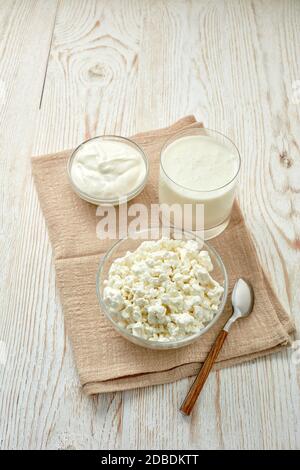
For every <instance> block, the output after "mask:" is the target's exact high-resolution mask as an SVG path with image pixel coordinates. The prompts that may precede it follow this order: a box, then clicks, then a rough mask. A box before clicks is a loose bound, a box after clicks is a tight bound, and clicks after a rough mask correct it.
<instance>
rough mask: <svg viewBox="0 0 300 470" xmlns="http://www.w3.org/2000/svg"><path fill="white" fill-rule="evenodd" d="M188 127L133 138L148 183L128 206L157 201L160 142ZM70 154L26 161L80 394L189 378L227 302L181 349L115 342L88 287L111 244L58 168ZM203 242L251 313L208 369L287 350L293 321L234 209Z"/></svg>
mask: <svg viewBox="0 0 300 470" xmlns="http://www.w3.org/2000/svg"><path fill="white" fill-rule="evenodd" d="M189 126H201V124H200V123H197V122H196V121H195V118H194V117H193V116H188V117H185V118H183V119H181V120H180V121H178V122H176V123H175V124H173V125H172V126H170V127H168V128H165V129H160V130H155V131H150V132H145V133H142V134H138V135H136V136H135V137H133V140H135V141H136V142H137V143H138V144H139V145H140V146H142V148H143V149H144V150H145V152H146V153H147V155H148V157H149V160H150V175H149V181H148V184H147V186H146V188H145V189H144V191H143V192H142V193H141V194H140V195H139V196H138V197H137V198H135V199H134V201H133V202H143V203H145V204H148V205H149V204H150V203H153V202H157V181H158V170H159V150H160V148H161V146H162V145H163V143H164V142H165V140H166V139H167V138H168V137H170V136H171V135H172V134H174V133H176V132H178V131H179V130H182V129H183V128H186V127H189ZM70 153H71V150H66V151H63V152H60V153H56V154H52V155H45V156H39V157H33V158H32V168H33V174H34V179H35V183H36V187H37V192H38V195H39V200H40V204H41V207H42V210H43V213H44V215H45V219H46V222H47V226H48V230H49V236H50V239H51V242H52V246H53V251H54V257H55V268H56V275H57V284H58V287H59V290H60V295H61V302H62V305H63V310H64V316H65V323H66V328H67V331H68V334H69V336H70V338H71V341H72V346H73V350H74V355H75V361H76V364H77V368H78V372H79V377H80V382H81V384H82V386H83V389H84V391H85V392H86V393H87V394H89V395H90V394H95V393H100V392H109V391H114V390H126V389H131V388H136V387H143V386H148V385H154V384H161V383H167V382H172V381H175V380H178V379H181V378H183V377H187V376H191V375H194V374H195V373H196V372H197V371H198V369H199V367H200V364H201V362H203V360H204V359H205V356H206V355H207V353H208V351H209V349H210V347H211V345H212V343H213V341H214V339H215V338H216V335H217V333H218V332H219V330H220V328H221V327H222V325H223V324H224V322H225V320H226V318H227V317H228V315H229V314H230V305H229V302H228V305H227V308H226V310H225V312H224V314H223V315H222V317H221V318H220V319H219V321H218V322H217V323H216V324H215V325H214V327H213V328H212V329H211V330H210V331H209V332H207V333H206V334H205V335H203V337H201V338H200V339H199V340H198V341H197V342H195V343H194V344H192V345H190V346H187V347H185V348H182V349H178V350H169V351H153V350H149V349H144V348H141V347H139V346H136V345H133V344H131V343H130V342H128V341H127V340H125V339H123V337H121V336H120V335H119V334H118V333H117V332H116V331H115V330H114V329H113V328H112V326H111V325H110V323H109V322H108V320H107V319H106V318H105V316H104V315H103V314H102V312H101V311H100V308H99V305H98V300H97V297H96V289H95V284H96V272H97V268H98V264H99V261H100V258H101V256H102V255H103V253H104V252H105V251H106V250H107V248H108V247H109V246H110V245H111V243H112V242H111V241H109V242H108V241H101V240H99V239H98V238H97V237H96V225H97V222H99V217H97V216H96V206H93V205H92V204H89V203H87V202H85V201H83V200H81V199H80V198H79V197H78V196H77V195H76V194H75V193H74V192H73V190H72V189H71V187H70V185H69V182H68V178H67V172H66V163H67V159H68V157H69V155H70ZM211 244H212V245H213V246H214V247H215V248H216V249H217V250H218V251H219V253H220V254H221V256H222V258H223V261H224V263H225V266H226V268H227V272H228V275H229V284H230V285H229V287H230V289H231V288H232V286H233V284H234V282H235V280H236V278H237V277H241V276H242V277H245V278H247V279H249V280H250V281H251V282H252V284H253V286H254V291H255V308H254V311H253V313H252V314H251V316H249V317H248V318H246V319H244V320H241V321H240V322H237V323H236V324H235V325H234V326H233V328H232V330H231V331H230V335H229V336H228V339H227V340H226V342H225V344H224V347H223V350H222V352H221V354H220V356H219V358H218V362H217V364H216V366H215V367H216V368H220V367H225V366H229V365H232V364H236V363H240V362H244V361H247V360H250V359H253V358H255V357H259V356H263V355H266V354H270V353H272V352H275V351H277V350H279V349H281V348H282V347H283V346H286V345H288V344H289V342H290V335H291V334H292V332H293V331H294V324H293V321H292V320H291V319H290V317H289V316H288V314H287V313H286V312H285V311H284V309H283V308H282V306H281V305H280V303H279V301H278V299H277V298H276V296H275V295H274V293H273V291H272V289H271V287H270V284H269V282H268V280H267V279H266V277H265V276H264V274H263V271H262V269H261V267H260V265H259V262H258V260H257V257H256V253H255V249H254V246H253V243H252V241H251V238H250V236H249V234H248V231H247V228H246V226H245V223H244V219H243V217H242V215H241V212H240V209H239V207H238V205H237V204H235V207H234V211H233V215H232V219H231V222H230V225H229V227H228V228H227V229H226V230H225V232H224V233H223V234H222V235H220V236H219V237H217V238H215V239H214V240H212V241H211Z"/></svg>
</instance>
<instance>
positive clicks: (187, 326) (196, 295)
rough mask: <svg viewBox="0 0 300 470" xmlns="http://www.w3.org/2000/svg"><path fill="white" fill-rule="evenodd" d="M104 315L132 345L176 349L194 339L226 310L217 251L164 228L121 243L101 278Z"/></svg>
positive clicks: (99, 293)
mask: <svg viewBox="0 0 300 470" xmlns="http://www.w3.org/2000/svg"><path fill="white" fill-rule="evenodd" d="M96 289H97V296H98V299H99V303H100V307H101V310H102V312H103V313H104V314H105V315H106V317H107V318H108V319H109V321H110V322H111V323H112V325H113V326H114V328H115V329H116V330H117V331H118V332H119V333H120V334H121V335H122V336H123V337H125V338H126V339H128V340H129V341H131V342H133V343H135V344H138V345H140V346H143V347H147V348H151V349H172V348H180V347H182V346H186V345H188V344H191V343H192V342H194V341H196V340H197V339H198V338H199V337H200V336H202V335H203V334H204V333H205V332H206V331H207V330H209V329H210V328H211V327H212V325H213V324H214V323H215V322H216V321H217V320H218V318H219V317H220V315H221V314H222V312H223V309H224V306H225V303H226V299H227V294H228V278H227V273H226V269H225V266H224V263H223V261H222V259H221V257H220V255H219V254H218V253H217V252H216V250H215V249H214V248H212V247H211V246H209V245H208V244H207V243H205V242H204V241H203V240H201V239H200V238H199V237H197V235H195V234H194V233H192V232H188V231H183V230H181V229H176V228H170V227H164V228H163V229H161V230H160V234H158V232H157V231H156V233H155V236H153V229H149V230H142V231H140V232H137V233H135V234H134V236H133V235H131V236H129V237H127V238H124V239H121V240H119V241H117V242H116V243H115V244H114V245H113V246H112V248H111V249H110V250H109V251H108V252H107V253H106V255H105V256H104V257H103V258H102V260H101V262H100V266H99V270H98V274H97V285H96Z"/></svg>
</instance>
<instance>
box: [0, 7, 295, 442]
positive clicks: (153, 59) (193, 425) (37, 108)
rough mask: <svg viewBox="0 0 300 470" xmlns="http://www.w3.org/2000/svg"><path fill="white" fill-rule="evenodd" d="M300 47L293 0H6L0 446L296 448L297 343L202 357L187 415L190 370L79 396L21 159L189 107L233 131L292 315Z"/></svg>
mask: <svg viewBox="0 0 300 470" xmlns="http://www.w3.org/2000/svg"><path fill="white" fill-rule="evenodd" d="M299 50H300V1H299V0H264V1H263V0H262V1H258V0H254V1H250V0H240V1H239V0H226V1H219V0H212V1H210V0H135V1H134V0H132V1H131V0H110V1H104V0H99V1H96V0H81V1H80V0H61V1H57V0H1V4H0V120H1V125H0V253H1V258H0V259H1V267H0V295H1V299H0V305H1V312H0V313H1V315H0V352H1V356H0V447H1V448H3V449H8V448H10V449H45V448H47V449H57V448H59V449H75V448H76V449H77V448H78V449H87V448H92V449H105V448H116V449H126V448H129V449H136V448H139V449H147V448H160V449H163V448H169V449H180V448H183V449H189V448H194V449H210V448H217V449H224V448H225V449H258V448H264V449H267V448H272V449H275V448H277V449H295V448H298V449H299V448H300V393H299V392H300V364H298V365H297V363H296V362H300V361H299V360H298V361H297V360H296V361H295V360H293V358H294V359H295V358H296V359H297V357H296V354H294V355H293V354H292V350H291V349H290V350H285V351H284V352H282V353H280V354H277V355H274V356H272V357H267V358H263V359H260V360H256V361H254V362H251V363H245V364H243V365H240V366H236V367H233V368H230V369H226V370H222V371H220V372H216V373H212V375H211V377H210V378H209V381H208V383H207V385H206V387H205V390H204V391H203V394H202V396H201V400H200V402H199V404H198V406H197V408H196V410H195V412H194V414H193V416H192V417H191V418H190V419H186V418H184V417H183V416H182V415H181V414H179V412H178V404H179V403H180V402H181V400H182V399H183V397H184V395H185V393H186V391H187V389H188V384H189V382H190V381H189V380H182V381H180V382H177V383H174V384H170V385H162V386H157V387H152V388H147V389H140V390H135V391H128V392H124V393H111V394H107V395H102V396H99V397H97V398H93V399H91V398H87V397H86V396H84V395H83V393H82V392H81V390H80V386H79V382H78V378H77V374H76V370H75V366H74V360H73V356H72V350H71V347H70V344H69V340H68V338H67V337H66V333H65V330H64V322H63V312H62V309H61V305H60V301H59V295H58V292H57V289H56V287H55V273H54V267H53V263H52V252H51V246H50V243H49V239H48V235H47V231H46V228H45V222H44V219H43V216H42V213H41V210H40V207H39V203H38V199H37V195H36V191H35V188H34V185H33V181H32V176H31V168H30V155H33V154H42V153H47V152H52V151H56V150H61V149H64V148H70V147H74V146H75V145H77V144H78V143H79V142H81V141H82V140H84V139H86V138H89V137H91V136H95V135H97V134H102V133H117V134H122V135H125V136H126V135H130V134H133V133H135V132H138V131H141V130H144V129H151V128H154V127H160V126H165V125H168V124H170V123H172V122H173V121H175V120H176V119H178V118H180V117H181V116H183V115H186V114H195V116H196V117H197V118H198V119H200V120H202V121H203V122H204V123H205V125H206V126H208V127H210V128H213V129H218V130H220V131H223V132H224V133H225V134H227V135H228V136H229V137H231V138H232V139H233V140H234V141H235V142H236V143H237V145H238V147H239V148H240V151H241V154H242V158H243V167H242V171H241V179H240V185H239V191H238V197H239V201H240V204H241V207H242V210H243V212H244V214H245V216H246V220H247V224H248V226H249V228H250V230H251V232H252V234H253V237H254V240H255V244H256V247H257V251H258V254H259V257H260V259H261V261H262V263H263V265H264V266H265V268H266V270H267V272H268V273H269V276H270V278H271V280H272V282H273V284H274V286H275V289H276V291H277V293H278V295H279V296H280V298H281V299H282V301H283V303H284V304H285V306H286V307H287V308H288V309H289V311H290V312H291V314H292V315H293V316H294V317H295V319H296V323H297V324H298V327H299V326H300V314H299V307H300V289H299V284H300V155H299V145H300V124H299V115H300V58H299ZM5 356H6V358H5ZM5 359H6V360H5Z"/></svg>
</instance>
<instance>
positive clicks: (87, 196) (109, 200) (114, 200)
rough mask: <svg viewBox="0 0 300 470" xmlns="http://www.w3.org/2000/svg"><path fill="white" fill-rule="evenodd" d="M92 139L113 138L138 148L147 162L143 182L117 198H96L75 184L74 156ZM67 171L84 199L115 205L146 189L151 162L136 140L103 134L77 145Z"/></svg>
mask: <svg viewBox="0 0 300 470" xmlns="http://www.w3.org/2000/svg"><path fill="white" fill-rule="evenodd" d="M91 140H112V141H117V142H122V143H124V144H126V145H128V146H130V147H132V148H134V149H135V150H137V151H138V152H139V153H140V155H141V157H142V159H143V161H144V164H145V176H144V179H143V181H142V182H141V184H139V185H138V186H137V187H136V188H134V190H132V191H131V192H129V193H127V194H124V195H123V196H122V198H118V197H116V198H95V197H93V196H91V195H90V194H88V193H85V192H83V191H82V190H81V189H80V188H79V187H78V186H77V185H76V184H75V182H74V180H73V178H72V164H73V161H74V158H75V156H76V154H77V152H78V150H79V149H81V148H82V147H83V146H84V145H85V144H86V143H88V142H90V141H91ZM67 172H68V178H69V181H70V184H71V186H72V188H73V190H74V191H75V193H76V194H78V196H80V197H81V198H82V199H84V200H85V201H87V202H91V203H92V204H96V205H102V206H115V205H118V204H120V203H125V202H128V201H130V200H131V199H133V198H134V197H136V196H137V195H138V194H140V192H141V191H142V190H143V189H144V187H145V185H146V183H147V180H148V174H149V162H148V158H147V156H146V154H145V153H144V151H143V150H142V149H141V147H139V145H138V144H136V143H135V142H133V141H132V140H130V139H127V138H125V137H121V136H118V135H102V136H98V137H93V138H92V139H88V140H85V141H84V142H82V143H81V144H80V145H78V147H76V149H75V150H74V152H73V153H72V154H71V155H70V157H69V160H68V163H67Z"/></svg>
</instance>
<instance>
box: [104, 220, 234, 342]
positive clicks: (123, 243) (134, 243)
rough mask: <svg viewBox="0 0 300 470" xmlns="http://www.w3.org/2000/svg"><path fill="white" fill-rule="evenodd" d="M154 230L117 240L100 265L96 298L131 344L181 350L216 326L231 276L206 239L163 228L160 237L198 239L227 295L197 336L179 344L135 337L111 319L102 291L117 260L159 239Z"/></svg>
mask: <svg viewBox="0 0 300 470" xmlns="http://www.w3.org/2000/svg"><path fill="white" fill-rule="evenodd" d="M152 231H153V229H151V228H150V229H147V230H142V231H140V232H138V234H137V233H135V234H134V236H129V237H127V238H123V239H121V240H119V241H117V242H116V243H115V244H114V245H113V246H112V248H111V249H110V250H109V251H108V252H107V253H106V255H105V256H104V257H103V258H102V259H101V262H100V266H99V269H98V273H97V283H96V290H97V296H98V300H99V303H100V307H101V310H102V312H103V313H104V314H105V316H106V317H107V318H108V320H109V321H110V322H111V323H112V325H113V326H114V328H115V329H116V330H117V331H118V332H119V333H120V334H121V335H122V336H123V337H124V338H126V339H128V340H129V341H131V342H132V343H135V344H138V345H139V346H143V347H146V348H150V349H174V348H181V347H183V346H186V345H188V344H191V343H193V342H194V341H196V340H197V339H198V338H199V337H200V336H202V335H203V334H204V333H206V331H208V330H209V329H210V328H211V327H212V326H213V325H214V323H215V322H216V321H217V320H218V318H219V317H220V316H221V314H222V312H223V310H224V306H225V303H226V299H227V294H228V277H227V272H226V269H225V266H224V263H223V261H222V259H221V257H220V255H219V254H218V253H217V252H216V250H215V249H214V248H212V247H211V246H209V245H208V244H207V243H205V242H204V241H203V240H201V239H200V238H199V237H197V235H195V234H194V233H192V232H188V231H183V230H181V229H176V228H174V227H162V228H161V229H160V236H161V235H162V236H168V238H175V239H178V238H180V239H183V240H186V241H188V240H196V241H198V242H199V244H200V246H201V249H203V250H206V251H208V253H209V255H210V257H211V260H212V263H213V266H214V269H213V271H212V273H211V274H212V277H213V278H214V279H215V280H216V281H218V282H219V283H220V284H221V285H222V286H223V287H224V293H223V296H222V298H221V302H220V306H219V309H218V311H217V313H216V315H215V317H214V318H213V320H212V321H211V322H210V323H208V324H207V325H206V326H205V328H203V329H202V330H199V332H198V333H196V334H193V335H190V336H186V337H184V338H181V339H178V340H177V341H168V342H161V341H149V340H146V339H144V338H140V337H137V336H133V335H132V334H131V333H130V332H129V331H128V330H126V329H124V328H121V327H120V326H119V325H118V324H117V323H116V322H115V321H114V319H113V318H112V316H111V314H110V312H109V310H108V308H107V306H106V304H105V301H104V299H103V289H104V280H105V279H108V272H109V269H110V267H111V265H112V263H113V262H114V260H115V259H116V258H120V257H122V256H124V255H125V254H126V252H127V251H134V250H136V249H137V248H138V246H139V245H140V244H141V243H142V242H143V241H144V240H157V236H156V234H155V238H154V237H152V236H151V233H153V232H152Z"/></svg>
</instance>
